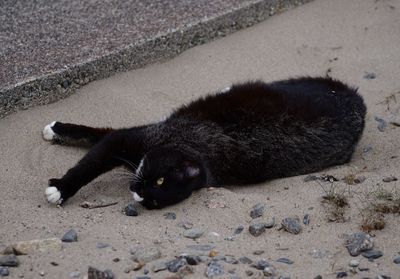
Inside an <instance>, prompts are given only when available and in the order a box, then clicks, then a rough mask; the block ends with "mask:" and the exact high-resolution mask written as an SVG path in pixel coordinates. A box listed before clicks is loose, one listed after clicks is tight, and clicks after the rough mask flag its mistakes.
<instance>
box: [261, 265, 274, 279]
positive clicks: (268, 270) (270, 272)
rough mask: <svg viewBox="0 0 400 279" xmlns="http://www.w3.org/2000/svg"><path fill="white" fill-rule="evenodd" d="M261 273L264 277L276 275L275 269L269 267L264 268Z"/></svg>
mask: <svg viewBox="0 0 400 279" xmlns="http://www.w3.org/2000/svg"><path fill="white" fill-rule="evenodd" d="M263 273H264V275H265V276H275V275H276V268H275V267H273V266H272V265H271V266H267V267H266V268H264V270H263Z"/></svg>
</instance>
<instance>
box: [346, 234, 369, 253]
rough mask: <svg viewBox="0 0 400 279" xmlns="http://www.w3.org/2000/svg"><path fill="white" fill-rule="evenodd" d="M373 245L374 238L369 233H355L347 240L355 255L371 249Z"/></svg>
mask: <svg viewBox="0 0 400 279" xmlns="http://www.w3.org/2000/svg"><path fill="white" fill-rule="evenodd" d="M373 247H374V241H373V238H372V237H371V236H370V235H369V234H367V233H363V232H359V233H353V234H351V235H350V236H349V237H348V238H347V240H346V248H347V250H348V251H349V253H350V255H351V256H353V257H356V256H358V255H360V254H361V252H364V251H367V250H371V249H372V248H373Z"/></svg>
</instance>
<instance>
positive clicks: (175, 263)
mask: <svg viewBox="0 0 400 279" xmlns="http://www.w3.org/2000/svg"><path fill="white" fill-rule="evenodd" d="M165 264H166V266H167V268H168V270H169V271H170V272H174V273H175V272H178V270H179V269H180V268H181V267H182V266H185V265H187V261H186V259H185V258H179V259H174V260H172V261H169V262H166V263H165Z"/></svg>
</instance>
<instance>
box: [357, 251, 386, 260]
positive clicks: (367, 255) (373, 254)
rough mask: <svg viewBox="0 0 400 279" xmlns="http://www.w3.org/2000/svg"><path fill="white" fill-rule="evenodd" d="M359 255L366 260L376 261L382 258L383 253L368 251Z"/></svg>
mask: <svg viewBox="0 0 400 279" xmlns="http://www.w3.org/2000/svg"><path fill="white" fill-rule="evenodd" d="M361 255H363V257H365V258H367V259H378V258H380V257H382V256H383V252H382V251H379V250H369V251H365V252H362V253H361Z"/></svg>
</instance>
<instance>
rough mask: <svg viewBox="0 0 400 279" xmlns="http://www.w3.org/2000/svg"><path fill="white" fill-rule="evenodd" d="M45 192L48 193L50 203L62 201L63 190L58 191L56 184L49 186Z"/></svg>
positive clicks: (47, 197)
mask: <svg viewBox="0 0 400 279" xmlns="http://www.w3.org/2000/svg"><path fill="white" fill-rule="evenodd" d="M45 194H46V199H47V201H48V202H49V203H52V204H61V203H62V198H61V192H60V191H58V189H57V188H56V187H54V186H50V187H47V188H46V192H45Z"/></svg>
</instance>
